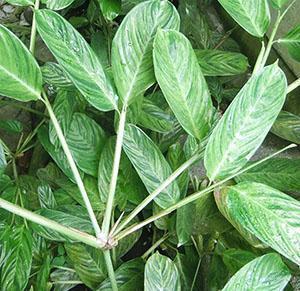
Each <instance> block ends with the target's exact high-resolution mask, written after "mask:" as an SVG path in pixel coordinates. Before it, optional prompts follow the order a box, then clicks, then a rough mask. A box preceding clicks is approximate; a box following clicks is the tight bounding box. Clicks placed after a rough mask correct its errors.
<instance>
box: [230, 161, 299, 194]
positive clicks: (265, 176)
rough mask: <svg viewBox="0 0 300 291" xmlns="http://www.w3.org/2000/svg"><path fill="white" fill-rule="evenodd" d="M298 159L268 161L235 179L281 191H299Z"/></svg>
mask: <svg viewBox="0 0 300 291" xmlns="http://www.w3.org/2000/svg"><path fill="white" fill-rule="evenodd" d="M299 169H300V159H280V158H276V159H269V160H267V161H266V162H264V163H261V164H259V165H258V166H256V167H254V168H252V169H250V170H249V171H247V172H245V173H243V174H242V175H239V176H237V177H236V178H235V180H236V181H237V182H244V181H247V182H257V183H263V184H266V185H268V186H271V187H273V188H275V189H277V190H281V191H298V192H299V191H300V171H299Z"/></svg>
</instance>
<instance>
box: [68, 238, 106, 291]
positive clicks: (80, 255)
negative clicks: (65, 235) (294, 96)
mask: <svg viewBox="0 0 300 291" xmlns="http://www.w3.org/2000/svg"><path fill="white" fill-rule="evenodd" d="M65 249H66V251H67V254H68V257H69V259H70V260H71V262H72V263H73V266H74V269H75V270H76V273H77V274H78V276H79V278H80V279H81V280H82V281H83V282H84V284H85V285H87V286H88V287H89V288H91V289H93V290H94V289H96V288H97V287H98V285H99V284H100V283H101V282H102V281H103V280H104V279H106V277H107V272H106V267H105V261H104V256H103V253H102V251H100V250H99V249H96V248H93V247H90V246H87V245H83V244H69V243H68V244H65Z"/></svg>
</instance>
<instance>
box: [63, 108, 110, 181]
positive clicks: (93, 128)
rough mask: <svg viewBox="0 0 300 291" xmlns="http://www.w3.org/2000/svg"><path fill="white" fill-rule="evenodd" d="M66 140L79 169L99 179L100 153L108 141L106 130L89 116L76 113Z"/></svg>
mask: <svg viewBox="0 0 300 291" xmlns="http://www.w3.org/2000/svg"><path fill="white" fill-rule="evenodd" d="M66 138H67V142H68V145H69V147H70V150H71V152H72V154H73V156H74V159H75V161H76V163H77V165H78V167H79V168H80V169H81V170H82V171H83V172H85V173H87V174H89V175H91V176H93V177H97V176H98V165H99V159H100V153H101V151H102V149H103V147H104V144H105V141H106V135H105V132H104V130H103V129H102V128H101V127H100V125H98V124H97V123H96V122H95V121H94V120H93V119H91V118H90V117H88V116H87V115H85V114H83V113H75V114H74V115H73V118H72V121H71V123H70V128H69V131H68V133H67V136H66Z"/></svg>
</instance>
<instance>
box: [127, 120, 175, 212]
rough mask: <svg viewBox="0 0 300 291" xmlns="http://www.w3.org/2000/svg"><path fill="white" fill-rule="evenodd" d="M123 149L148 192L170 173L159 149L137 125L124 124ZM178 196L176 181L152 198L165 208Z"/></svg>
mask: <svg viewBox="0 0 300 291" xmlns="http://www.w3.org/2000/svg"><path fill="white" fill-rule="evenodd" d="M123 149H124V151H125V153H126V155H127V157H128V158H129V160H130V161H131V163H132V164H133V166H134V168H135V169H136V171H137V173H138V174H139V176H140V178H141V180H142V181H143V183H144V185H145V186H146V188H147V190H148V192H149V193H151V192H153V191H154V190H155V189H156V188H157V187H158V186H159V185H160V184H161V183H162V182H163V181H164V180H165V179H166V178H168V177H169V176H170V175H171V174H172V170H171V168H170V166H169V164H168V163H167V161H166V159H165V157H164V156H163V154H162V153H161V151H160V150H159V149H158V147H157V146H156V145H155V143H154V142H153V141H152V140H151V139H150V138H149V137H148V136H147V135H146V134H145V133H144V132H143V131H142V130H141V129H139V128H138V127H136V126H134V125H131V124H130V125H127V126H126V129H125V134H124V143H123ZM179 198H180V191H179V187H178V185H177V183H176V182H173V183H171V184H170V185H169V186H168V187H167V188H166V189H165V190H163V191H162V192H161V193H160V194H159V195H158V196H157V197H156V198H155V199H154V200H155V202H156V203H157V204H158V205H159V206H160V207H162V208H167V207H168V206H171V205H173V204H174V203H176V202H177V201H178V200H179Z"/></svg>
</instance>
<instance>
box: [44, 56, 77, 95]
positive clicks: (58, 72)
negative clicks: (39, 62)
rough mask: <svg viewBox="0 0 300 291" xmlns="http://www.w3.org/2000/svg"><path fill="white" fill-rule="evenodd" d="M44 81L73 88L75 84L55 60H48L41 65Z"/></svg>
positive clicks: (60, 86)
mask: <svg viewBox="0 0 300 291" xmlns="http://www.w3.org/2000/svg"><path fill="white" fill-rule="evenodd" d="M41 71H42V75H43V81H44V82H45V83H47V84H49V85H53V86H56V87H58V88H64V89H72V88H74V85H73V83H72V81H71V80H70V79H69V77H68V76H67V75H66V73H65V72H64V71H63V69H62V67H61V66H60V65H59V64H57V63H53V62H48V63H46V64H45V65H44V66H42V67H41Z"/></svg>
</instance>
